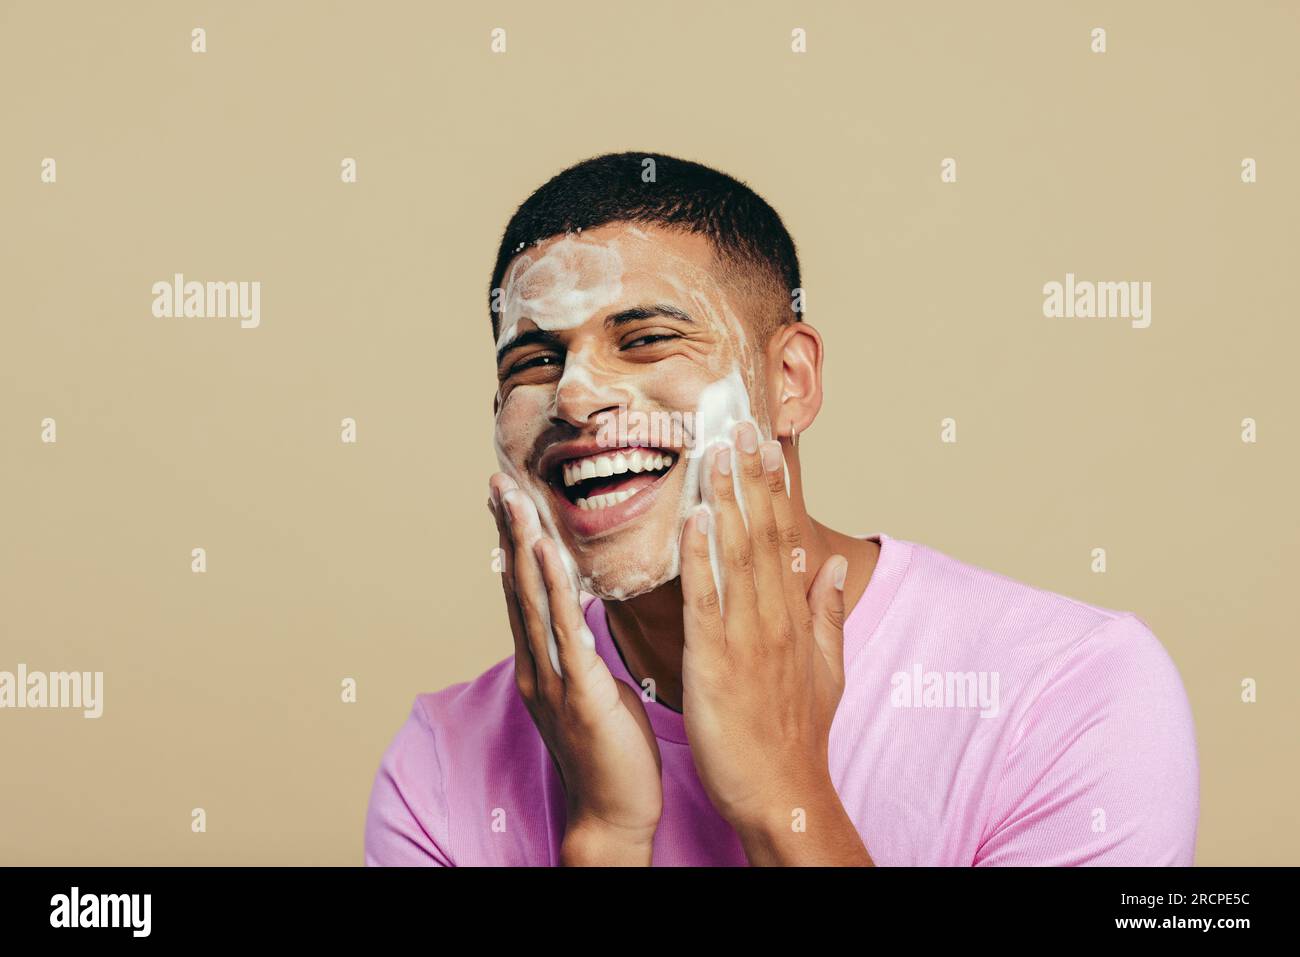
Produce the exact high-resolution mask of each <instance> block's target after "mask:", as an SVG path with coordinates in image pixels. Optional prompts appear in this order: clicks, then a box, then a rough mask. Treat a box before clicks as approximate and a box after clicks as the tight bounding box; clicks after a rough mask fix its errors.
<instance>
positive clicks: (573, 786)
mask: <svg viewBox="0 0 1300 957" xmlns="http://www.w3.org/2000/svg"><path fill="white" fill-rule="evenodd" d="M488 487H489V489H490V491H491V498H490V499H489V501H488V507H489V509H490V510H491V512H492V515H493V517H494V518H495V519H496V523H497V532H498V534H499V536H500V544H501V554H502V556H503V557H504V559H505V568H504V570H503V573H502V576H501V586H502V589H503V590H504V592H505V599H506V611H507V613H508V614H509V616H510V630H511V632H513V634H514V639H515V683H516V684H517V685H518V687H519V694H520V695H521V696H522V697H523V699H524V704H525V706H526V707H527V708H528V713H529V714H530V715H531V716H532V719H533V723H534V724H535V725H537V730H538V731H539V732H540V733H541V736H542V740H543V741H544V742H545V744H546V747H547V749H548V750H549V751H550V753H551V759H552V760H553V761H554V763H555V767H556V770H557V771H558V772H559V775H560V780H561V782H563V785H564V791H565V798H566V804H567V809H568V819H567V821H566V824H565V832H564V843H563V846H562V849H561V853H560V863H561V864H565V865H574V864H610V865H620V864H627V865H641V866H647V865H649V864H650V857H651V845H652V840H653V838H654V833H655V829H656V828H657V827H658V825H659V816H660V814H661V813H662V812H663V786H662V784H661V782H660V770H661V768H662V761H661V758H660V755H659V743H658V741H657V740H656V739H655V736H654V730H653V729H652V728H651V726H650V719H649V717H648V716H647V715H646V713H645V707H644V706H643V705H642V703H641V698H640V696H639V695H638V694H637V693H636V691H635V690H633V688H632V687H631V686H629V685H627V684H626V683H624V682H622V681H619V680H617V679H616V678H615V677H614V676H613V675H612V674H611V673H610V671H609V668H608V667H607V666H606V665H605V662H604V660H603V659H602V658H601V657H600V655H598V654H597V653H596V650H595V642H594V640H593V638H592V635H591V631H590V629H589V628H587V623H586V621H585V620H584V618H583V614H582V606H581V605H580V604H579V601H578V595H577V592H576V591H575V590H574V586H573V583H572V581H571V579H570V577H569V575H568V572H567V571H566V570H565V568H564V565H563V564H562V562H561V559H560V554H559V549H558V548H557V546H556V543H555V542H554V541H552V540H551V539H550V538H548V537H547V536H546V535H545V534H543V532H542V528H541V522H540V521H539V519H538V516H537V509H536V507H535V506H534V504H533V502H532V501H531V500H530V499H529V498H528V496H527V495H526V494H524V492H523V491H522V490H520V489H519V488H518V486H517V485H516V484H515V482H514V480H513V479H511V478H510V477H509V476H507V475H505V474H504V473H501V472H498V473H497V474H496V475H494V476H492V479H491V480H490V482H489V483H488ZM548 626H549V628H550V629H552V630H553V631H554V635H555V645H556V649H557V653H558V658H559V664H560V671H561V672H562V673H563V677H561V675H559V674H556V672H555V668H554V667H553V666H552V664H551V658H550V654H549V652H548V650H547V639H548Z"/></svg>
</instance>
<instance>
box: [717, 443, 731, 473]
mask: <svg viewBox="0 0 1300 957" xmlns="http://www.w3.org/2000/svg"><path fill="white" fill-rule="evenodd" d="M715 464H716V465H717V467H718V474H719V475H730V474H731V446H729V445H724V446H723V447H722V448H720V449H718V457H717V461H716V463H715Z"/></svg>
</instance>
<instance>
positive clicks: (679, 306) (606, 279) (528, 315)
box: [499, 223, 730, 345]
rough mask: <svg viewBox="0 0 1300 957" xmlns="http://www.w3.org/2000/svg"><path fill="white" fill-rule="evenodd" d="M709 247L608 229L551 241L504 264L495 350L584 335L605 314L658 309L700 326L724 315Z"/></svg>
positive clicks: (662, 233) (687, 236)
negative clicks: (540, 333)
mask: <svg viewBox="0 0 1300 957" xmlns="http://www.w3.org/2000/svg"><path fill="white" fill-rule="evenodd" d="M715 269H716V257H715V255H714V251H713V247H712V244H711V243H710V242H709V241H708V239H706V238H705V237H703V236H700V235H697V234H692V233H688V232H685V231H683V230H674V229H665V228H662V227H658V226H652V225H638V224H631V223H614V224H608V225H605V226H601V227H597V228H595V229H590V230H584V231H582V232H581V233H578V232H574V233H570V234H567V235H563V236H554V237H550V238H548V239H546V240H544V241H542V242H541V243H537V244H534V245H532V246H529V247H527V248H525V249H523V250H521V251H520V252H519V254H518V255H517V256H516V257H515V258H514V259H512V260H511V261H510V263H509V265H508V267H507V269H506V273H505V275H506V288H505V290H504V294H505V296H504V298H505V303H504V305H505V312H506V319H507V322H506V327H505V328H503V329H502V330H501V339H500V342H499V345H503V344H505V343H507V342H509V341H510V340H512V339H514V338H515V336H517V335H518V334H520V333H523V332H525V331H528V330H530V329H535V328H539V327H540V328H543V329H553V330H555V331H560V330H561V329H565V330H578V329H582V330H584V331H586V330H587V329H589V328H591V327H592V325H593V324H599V325H602V326H603V325H604V324H606V323H607V322H608V320H609V318H610V317H611V316H612V315H615V314H620V313H624V312H627V311H631V310H646V309H652V308H653V307H665V309H664V313H663V314H671V313H672V312H673V311H674V310H675V311H677V312H679V313H681V314H683V315H685V316H687V317H689V318H690V319H692V320H694V321H696V322H699V323H701V324H710V323H718V322H721V321H722V316H723V315H725V314H727V313H728V312H729V311H730V309H729V303H727V302H726V301H725V300H726V296H725V293H724V291H723V287H722V286H721V284H720V283H719V282H718V280H717V277H716V273H715Z"/></svg>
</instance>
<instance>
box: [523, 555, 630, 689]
mask: <svg viewBox="0 0 1300 957" xmlns="http://www.w3.org/2000/svg"><path fill="white" fill-rule="evenodd" d="M533 553H534V555H535V556H536V558H537V563H538V566H539V567H540V568H541V571H542V582H543V584H544V585H545V586H546V601H547V604H548V605H549V606H550V609H551V628H552V630H553V631H554V633H555V653H556V658H557V660H556V661H555V662H554V664H555V667H556V670H557V671H558V672H559V673H560V676H561V678H562V679H563V681H564V685H565V693H566V694H568V693H569V692H571V691H578V692H585V691H588V690H590V684H591V680H592V666H593V665H594V664H595V660H594V659H596V658H598V657H599V656H598V655H597V654H596V638H595V636H594V635H593V634H592V633H591V629H590V628H588V627H587V622H586V619H585V618H584V617H583V615H582V605H581V604H579V602H578V596H577V593H576V592H574V590H573V581H572V579H571V578H570V577H569V573H568V570H567V569H565V567H564V564H563V562H561V561H560V552H559V549H558V548H556V547H555V542H553V541H551V539H549V538H547V537H545V536H542V537H541V538H539V539H538V540H537V544H536V545H535V546H533ZM611 677H612V676H611Z"/></svg>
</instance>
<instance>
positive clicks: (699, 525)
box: [691, 508, 709, 535]
mask: <svg viewBox="0 0 1300 957" xmlns="http://www.w3.org/2000/svg"><path fill="white" fill-rule="evenodd" d="M691 521H692V522H694V523H695V531H696V532H697V533H699V534H700V535H708V534H709V510H708V509H707V508H701V509H699V510H697V511H696V513H695V517H694V518H693V519H691Z"/></svg>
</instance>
